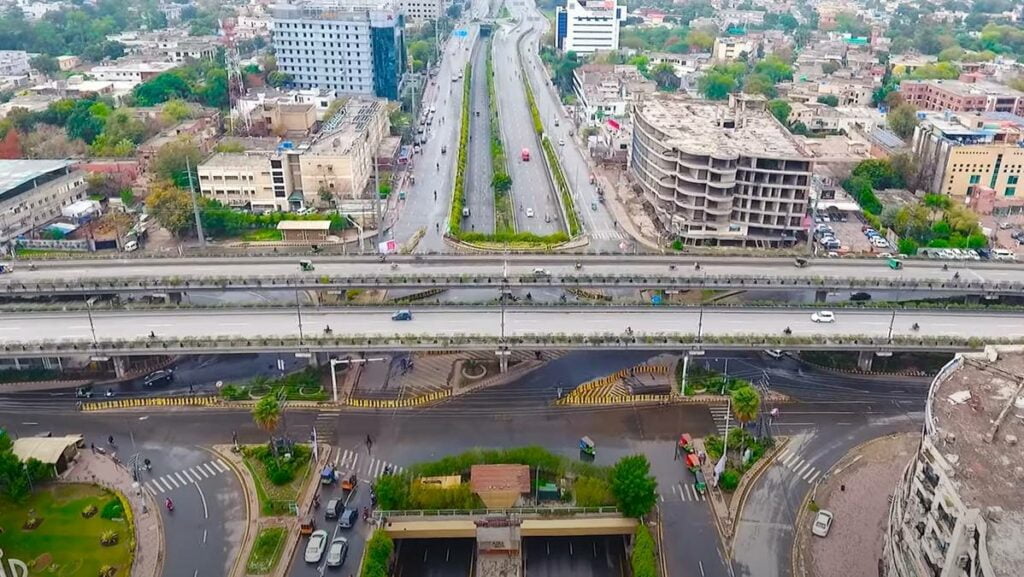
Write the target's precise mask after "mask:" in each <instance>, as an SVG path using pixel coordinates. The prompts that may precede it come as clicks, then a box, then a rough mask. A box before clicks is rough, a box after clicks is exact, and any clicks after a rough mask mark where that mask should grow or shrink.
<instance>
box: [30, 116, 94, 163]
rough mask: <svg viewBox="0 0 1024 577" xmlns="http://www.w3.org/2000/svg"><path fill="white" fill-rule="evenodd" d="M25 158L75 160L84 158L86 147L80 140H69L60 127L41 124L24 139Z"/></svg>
mask: <svg viewBox="0 0 1024 577" xmlns="http://www.w3.org/2000/svg"><path fill="white" fill-rule="evenodd" d="M21 148H22V151H23V152H24V154H25V158H75V157H79V156H84V155H85V153H86V150H87V149H86V146H85V144H84V143H83V142H82V141H80V140H72V139H70V138H68V133H67V132H66V131H65V130H64V129H63V128H61V127H59V126H52V125H49V124H40V125H38V126H36V129H35V130H34V131H32V132H30V133H28V134H26V135H25V137H24V138H23V139H22V144H21Z"/></svg>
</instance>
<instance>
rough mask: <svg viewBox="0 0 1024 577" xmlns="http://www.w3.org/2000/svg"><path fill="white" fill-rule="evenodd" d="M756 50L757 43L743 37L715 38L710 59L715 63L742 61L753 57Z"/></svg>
mask: <svg viewBox="0 0 1024 577" xmlns="http://www.w3.org/2000/svg"><path fill="white" fill-rule="evenodd" d="M756 50H757V43H756V42H754V40H753V39H751V38H747V37H745V36H732V37H725V38H721V37H720V38H715V45H714V47H713V48H712V49H711V59H712V60H714V61H715V62H732V61H733V60H743V59H746V58H749V57H750V56H753V55H754V52H755V51H756Z"/></svg>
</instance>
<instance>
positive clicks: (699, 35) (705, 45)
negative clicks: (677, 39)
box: [686, 30, 715, 50]
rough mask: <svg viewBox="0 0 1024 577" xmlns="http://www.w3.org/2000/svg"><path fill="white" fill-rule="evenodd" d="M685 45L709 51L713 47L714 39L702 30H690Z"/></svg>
mask: <svg viewBox="0 0 1024 577" xmlns="http://www.w3.org/2000/svg"><path fill="white" fill-rule="evenodd" d="M686 44H687V45H689V46H694V47H697V48H699V49H700V50H710V49H711V47H712V46H714V45H715V37H714V36H712V35H710V34H708V33H707V32H705V31H703V30H690V32H689V33H688V34H687V35H686Z"/></svg>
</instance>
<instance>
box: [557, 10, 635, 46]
mask: <svg viewBox="0 0 1024 577" xmlns="http://www.w3.org/2000/svg"><path fill="white" fill-rule="evenodd" d="M625 18H626V9H625V7H624V6H619V5H618V2H617V1H616V0H567V1H566V3H565V8H557V9H556V11H555V45H556V46H557V47H558V49H559V50H561V51H562V52H576V53H577V54H593V53H594V52H598V51H604V50H618V49H619V23H620V22H621V21H622V20H624V19H625Z"/></svg>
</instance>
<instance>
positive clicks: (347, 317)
mask: <svg viewBox="0 0 1024 577" xmlns="http://www.w3.org/2000/svg"><path fill="white" fill-rule="evenodd" d="M392 312H393V311H392V310H391V309H383V308H377V307H374V308H354V307H353V308H341V309H328V308H309V309H302V310H299V309H296V308H280V309H256V310H250V309H236V310H223V309H209V310H194V309H183V310H174V311H134V310H131V311H117V312H93V313H91V315H88V314H87V313H86V312H83V311H80V310H79V311H74V312H70V311H69V312H46V313H11V314H5V315H3V316H2V317H0V344H15V343H25V342H39V341H57V342H60V341H73V342H83V343H89V342H92V338H93V331H95V335H96V338H97V339H98V340H99V341H115V340H120V339H125V340H131V339H145V338H146V337H149V336H150V334H151V333H153V335H155V337H156V338H157V339H184V338H187V337H195V338H226V337H250V338H257V337H264V338H298V337H300V330H301V332H302V335H305V336H306V337H312V336H321V335H323V334H324V332H325V329H327V328H328V327H330V329H331V331H332V333H331V334H332V336H333V337H336V338H349V337H363V338H374V337H378V338H379V337H391V336H399V335H404V336H410V337H413V336H422V337H440V338H455V337H460V336H466V337H468V336H476V337H484V338H497V337H499V336H501V334H502V330H504V334H505V335H506V336H507V337H513V338H514V337H523V338H530V337H538V336H545V335H564V336H567V337H576V338H582V337H604V336H613V335H622V336H623V337H625V335H626V333H627V332H628V330H629V329H632V331H633V333H634V335H635V336H637V337H642V336H652V335H657V336H669V337H672V336H680V337H681V336H685V335H696V334H701V335H703V336H705V337H710V336H740V335H766V336H780V335H782V334H783V331H784V330H785V329H786V328H787V327H789V328H790V330H791V331H792V335H793V336H794V337H810V336H821V337H822V338H823V339H824V338H827V337H841V336H863V337H872V338H883V339H884V338H887V337H888V335H889V333H890V326H891V331H892V334H893V336H920V337H921V338H925V337H950V338H964V337H969V336H977V337H982V338H990V339H993V340H994V339H1022V338H1024V313H1012V312H998V313H983V312H976V311H970V312H955V311H898V312H896V313H895V316H894V314H893V312H892V311H888V310H839V311H838V312H836V313H835V318H836V320H835V322H833V323H817V322H813V321H812V320H811V311H807V310H803V309H791V308H784V307H779V308H771V309H714V308H704V309H685V310H679V309H658V308H633V307H607V308H604V307H600V308H583V309H580V308H560V307H549V308H530V307H523V308H508V309H507V310H506V311H505V312H504V313H503V312H502V311H501V310H500V309H499V308H498V307H469V308H457V307H451V308H448V307H439V308H434V309H413V310H412V315H413V318H412V320H408V321H395V320H392V318H391V317H392ZM90 316H91V320H90ZM300 323H301V329H300ZM914 323H917V324H918V325H919V326H920V328H919V330H916V331H915V330H914V329H913V328H912V327H913V325H914ZM502 327H504V329H503V328H502ZM655 344H657V343H655Z"/></svg>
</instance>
